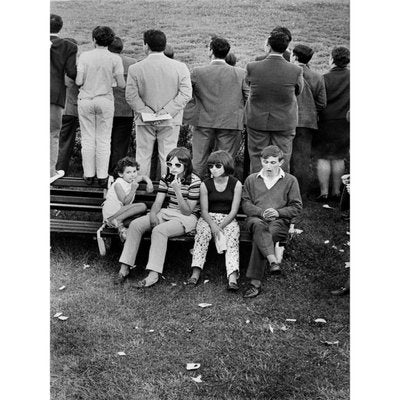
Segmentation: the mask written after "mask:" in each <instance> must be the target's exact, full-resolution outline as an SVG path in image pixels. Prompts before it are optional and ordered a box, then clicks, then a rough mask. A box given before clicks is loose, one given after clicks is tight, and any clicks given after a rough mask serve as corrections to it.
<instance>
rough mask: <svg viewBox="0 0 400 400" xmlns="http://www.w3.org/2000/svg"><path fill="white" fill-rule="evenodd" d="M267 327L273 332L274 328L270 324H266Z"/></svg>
mask: <svg viewBox="0 0 400 400" xmlns="http://www.w3.org/2000/svg"><path fill="white" fill-rule="evenodd" d="M268 328H269V331H270V332H271V333H274V328H273V327H272V326H271V324H268Z"/></svg>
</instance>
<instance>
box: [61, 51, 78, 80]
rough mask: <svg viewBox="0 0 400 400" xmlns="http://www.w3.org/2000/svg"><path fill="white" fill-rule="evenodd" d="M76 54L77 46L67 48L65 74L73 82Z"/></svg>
mask: <svg viewBox="0 0 400 400" xmlns="http://www.w3.org/2000/svg"><path fill="white" fill-rule="evenodd" d="M77 52H78V46H75V45H74V44H71V47H70V48H69V54H68V57H67V60H66V61H65V68H64V70H65V73H66V75H67V76H69V77H70V78H71V79H73V80H75V78H76V53H77Z"/></svg>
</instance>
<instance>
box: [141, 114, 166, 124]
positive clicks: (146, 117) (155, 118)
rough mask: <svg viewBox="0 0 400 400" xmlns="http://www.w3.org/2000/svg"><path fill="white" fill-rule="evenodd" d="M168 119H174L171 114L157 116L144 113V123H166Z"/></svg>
mask: <svg viewBox="0 0 400 400" xmlns="http://www.w3.org/2000/svg"><path fill="white" fill-rule="evenodd" d="M167 119H172V117H171V114H169V113H167V114H162V115H156V114H151V113H142V120H143V122H154V121H164V120H167Z"/></svg>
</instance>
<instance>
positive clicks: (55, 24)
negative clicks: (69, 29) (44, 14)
mask: <svg viewBox="0 0 400 400" xmlns="http://www.w3.org/2000/svg"><path fill="white" fill-rule="evenodd" d="M63 24H64V22H63V20H62V18H61V17H60V16H59V15H56V14H50V33H58V32H60V31H61V28H62V27H63Z"/></svg>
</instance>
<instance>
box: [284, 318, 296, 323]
mask: <svg viewBox="0 0 400 400" xmlns="http://www.w3.org/2000/svg"><path fill="white" fill-rule="evenodd" d="M285 321H287V322H296V321H297V319H294V318H286V319H285Z"/></svg>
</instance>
